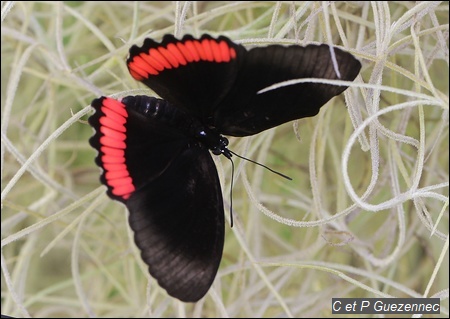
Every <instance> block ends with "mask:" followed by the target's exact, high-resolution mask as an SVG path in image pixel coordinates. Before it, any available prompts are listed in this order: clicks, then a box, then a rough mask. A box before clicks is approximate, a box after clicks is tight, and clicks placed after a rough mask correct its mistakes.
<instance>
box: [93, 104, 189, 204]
mask: <svg viewBox="0 0 450 319" xmlns="http://www.w3.org/2000/svg"><path fill="white" fill-rule="evenodd" d="M143 100H144V101H148V102H149V103H150V102H151V104H152V105H153V104H155V105H156V104H157V103H162V102H164V101H162V100H159V99H156V98H151V97H144V96H143V97H126V98H124V99H123V100H122V101H117V100H114V99H111V98H106V97H101V98H99V99H96V100H94V101H93V102H92V104H91V105H92V107H93V108H94V109H95V110H96V112H95V113H94V115H92V116H91V117H90V118H89V123H90V124H91V126H92V127H94V129H95V131H96V132H95V135H94V136H92V137H91V139H90V143H91V145H92V146H93V147H94V148H95V149H96V150H97V151H98V155H97V157H96V163H97V165H98V166H100V167H101V168H102V169H103V172H102V175H101V177H100V179H101V181H102V183H103V184H105V185H106V186H107V187H108V191H107V193H108V195H109V196H110V197H111V198H113V199H115V200H119V201H122V202H125V201H126V200H127V199H128V198H129V196H130V195H131V193H132V192H134V191H135V190H136V189H138V188H139V187H141V186H142V185H143V184H145V183H147V182H149V181H152V180H153V179H154V178H155V177H157V176H158V175H159V174H161V172H163V171H164V170H165V169H166V168H167V167H168V165H169V164H170V163H171V162H172V161H173V160H174V158H175V157H176V156H177V155H178V154H179V153H180V152H181V151H182V149H184V148H185V147H186V145H187V144H188V138H187V137H186V136H185V135H184V134H182V133H180V132H178V131H177V130H174V129H171V128H170V127H168V126H167V125H165V124H164V123H161V122H160V121H157V120H152V119H151V118H148V117H146V116H145V115H144V114H143V111H142V110H139V105H141V104H142V105H145V102H143ZM164 103H165V102H164Z"/></svg>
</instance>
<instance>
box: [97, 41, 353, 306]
mask: <svg viewBox="0 0 450 319" xmlns="http://www.w3.org/2000/svg"><path fill="white" fill-rule="evenodd" d="M332 50H333V51H334V54H335V57H336V62H337V66H338V68H339V73H340V77H339V76H338V75H337V74H336V70H335V66H333V63H332V55H331V52H330V47H329V46H328V45H325V44H321V45H308V46H299V45H290V46H281V45H269V46H265V47H256V48H252V49H250V50H247V49H246V48H245V47H244V46H242V45H240V44H236V43H234V42H233V41H231V40H230V39H228V38H227V37H224V36H219V37H212V36H210V35H208V34H205V35H202V36H201V37H200V38H195V37H193V36H191V35H185V36H184V37H183V38H181V39H177V38H175V37H174V36H172V35H166V36H164V37H163V39H162V41H160V42H156V41H154V40H152V39H146V40H145V41H144V43H143V45H142V46H136V45H134V46H132V47H131V49H130V52H129V57H128V59H127V66H128V70H129V72H130V74H131V76H132V77H133V78H134V79H136V80H138V81H141V82H142V83H144V84H145V85H147V86H148V87H149V88H151V89H152V90H153V91H154V92H156V93H157V94H158V95H159V97H161V99H160V98H157V97H151V96H143V95H137V96H127V97H124V98H122V99H119V100H115V99H112V98H109V97H100V98H98V99H95V100H94V101H93V102H92V103H91V105H92V107H93V108H94V109H95V113H94V114H93V115H92V116H91V117H90V118H89V123H90V125H91V126H92V127H93V128H94V130H95V134H94V135H93V136H92V137H91V138H90V144H91V145H92V146H93V147H94V148H95V149H96V150H97V151H98V155H97V157H96V163H97V165H98V166H100V167H101V168H102V174H101V177H100V180H101V182H102V183H103V184H104V185H106V187H107V194H108V195H109V197H110V198H112V199H114V200H117V201H120V202H122V203H123V204H125V205H126V207H127V209H128V211H129V224H130V227H131V228H132V230H133V231H134V240H135V243H136V245H137V247H138V248H139V249H140V251H141V257H142V260H143V261H144V262H145V263H146V264H147V265H148V268H149V272H150V274H151V275H152V276H153V277H154V278H155V279H156V280H157V281H158V283H159V285H160V286H161V287H162V288H164V289H165V290H166V291H167V293H168V294H169V295H171V296H173V297H175V298H178V299H179V300H181V301H184V302H196V301H198V300H199V299H201V298H202V297H203V296H204V295H205V294H206V293H207V292H208V290H209V288H210V287H211V285H212V283H213V281H214V278H215V276H216V273H217V270H218V268H219V264H220V261H221V258H222V251H223V245H224V231H225V222H224V208H223V199H222V191H221V187H220V181H219V177H218V174H217V170H216V167H215V164H214V162H213V159H212V156H211V153H212V154H214V155H224V156H226V157H228V158H231V156H232V154H231V152H230V150H229V149H228V140H227V138H226V137H225V136H224V135H229V136H238V137H239V136H249V135H253V134H257V133H259V132H261V131H264V130H267V129H270V128H272V127H275V126H278V125H280V124H283V123H285V122H289V121H292V120H296V119H300V118H304V117H310V116H314V115H316V114H317V113H318V112H319V109H320V107H321V106H323V105H324V104H325V103H326V102H327V101H329V100H330V99H331V98H332V97H334V96H336V95H339V94H340V93H342V92H343V91H345V90H346V89H347V86H338V85H331V84H323V83H322V84H321V83H312V82H309V83H298V84H295V85H290V86H284V87H281V88H278V89H275V90H271V91H266V92H264V93H259V91H260V90H262V89H264V88H266V87H268V86H271V85H273V84H276V83H279V82H282V81H286V80H292V79H301V78H319V79H331V80H334V79H340V80H345V81H353V80H354V79H355V78H356V76H357V75H358V73H359V71H360V69H361V63H360V62H359V61H358V60H357V59H356V58H355V57H354V56H353V55H351V54H350V53H348V52H345V51H342V50H341V49H338V48H332ZM210 152H211V153H210Z"/></svg>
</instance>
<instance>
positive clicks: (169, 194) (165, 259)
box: [127, 148, 224, 302]
mask: <svg viewBox="0 0 450 319" xmlns="http://www.w3.org/2000/svg"><path fill="white" fill-rule="evenodd" d="M156 151H157V150H156ZM127 207H128V209H129V211H130V216H129V222H130V226H131V228H132V229H133V231H134V238H135V242H136V245H137V246H138V247H139V248H140V250H141V256H142V259H143V260H144V261H145V263H146V264H147V265H148V266H149V271H150V274H151V275H152V276H153V277H155V278H156V279H157V280H158V283H159V284H160V285H161V287H163V288H165V289H166V290H167V292H168V293H169V294H170V295H172V296H173V297H176V298H178V299H180V300H182V301H186V302H193V301H197V300H199V299H200V298H201V297H203V296H204V295H205V294H206V292H207V291H208V289H209V287H210V286H211V284H212V282H213V281H214V277H215V275H216V273H217V269H218V267H219V263H220V259H221V258H222V250H223V242H224V211H223V203H222V192H221V189H220V184H219V179H218V176H217V172H216V168H215V165H214V162H213V160H212V158H211V155H210V154H209V151H208V150H206V149H201V148H188V149H185V150H184V151H183V152H182V154H180V155H179V156H178V157H177V159H176V160H175V161H173V163H172V164H171V165H170V167H169V168H168V169H167V170H166V171H165V172H164V173H163V174H161V175H160V176H159V177H158V178H156V179H155V180H154V181H152V182H151V183H148V184H147V185H146V186H145V187H143V188H141V189H140V190H138V191H136V192H135V193H133V194H132V195H131V197H130V199H129V200H128V202H127Z"/></svg>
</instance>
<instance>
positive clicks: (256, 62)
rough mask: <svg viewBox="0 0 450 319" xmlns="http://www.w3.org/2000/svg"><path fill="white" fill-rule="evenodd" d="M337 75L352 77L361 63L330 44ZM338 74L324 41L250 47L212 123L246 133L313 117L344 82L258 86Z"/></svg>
mask: <svg viewBox="0 0 450 319" xmlns="http://www.w3.org/2000/svg"><path fill="white" fill-rule="evenodd" d="M334 52H335V54H336V59H337V65H338V66H339V71H340V75H341V78H340V79H341V80H346V81H353V80H354V79H355V77H356V76H357V74H358V73H359V70H360V68H361V64H360V62H359V61H358V60H356V59H355V58H354V57H353V56H352V55H351V54H349V53H347V52H344V51H342V50H340V49H338V48H334ZM301 78H319V79H333V80H335V79H339V78H338V76H337V75H336V72H335V69H334V67H333V64H332V60H331V53H330V47H329V46H328V45H325V44H322V45H308V46H306V47H302V46H287V47H285V46H280V45H271V46H267V47H261V48H254V49H251V50H250V51H248V52H247V53H246V54H245V55H244V61H243V62H242V64H241V67H240V69H239V73H238V75H237V78H236V82H235V84H234V86H233V88H232V90H231V91H230V92H229V93H228V95H227V96H226V98H225V100H224V101H222V102H221V103H220V105H219V106H218V107H217V108H216V110H215V113H214V126H215V127H217V129H218V130H219V131H220V132H221V133H222V134H225V135H232V136H247V135H253V134H256V133H259V132H261V131H264V130H266V129H269V128H272V127H275V126H278V125H280V124H283V123H285V122H288V121H292V120H295V119H299V118H303V117H309V116H314V115H316V114H317V113H318V112H319V109H320V107H321V106H323V105H324V104H325V103H326V102H328V101H329V100H330V99H331V98H332V97H334V96H336V95H338V94H340V93H342V92H343V91H344V90H346V89H347V86H337V85H328V84H320V83H301V84H296V85H291V86H287V87H282V88H278V89H275V90H272V91H268V92H265V93H261V94H257V92H258V91H260V90H262V89H264V88H266V87H268V86H270V85H273V84H276V83H279V82H282V81H287V80H292V79H301Z"/></svg>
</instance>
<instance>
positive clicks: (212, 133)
mask: <svg viewBox="0 0 450 319" xmlns="http://www.w3.org/2000/svg"><path fill="white" fill-rule="evenodd" d="M122 103H124V104H126V105H127V107H129V108H130V109H132V110H134V111H136V112H137V113H139V114H141V115H143V116H145V117H147V118H152V119H154V120H156V121H158V122H159V123H164V124H165V125H168V126H169V127H171V128H173V129H176V130H178V131H180V133H182V134H183V135H185V136H189V137H191V138H193V140H194V141H195V142H196V143H195V145H198V146H201V147H206V148H208V149H209V150H210V151H211V152H212V153H213V154H214V155H220V154H223V155H224V156H226V157H227V158H230V157H231V153H230V151H229V150H228V148H227V146H228V139H227V138H226V137H224V136H222V135H220V134H219V133H218V132H217V131H216V130H214V129H212V128H209V127H207V126H205V125H204V124H202V122H201V121H200V120H198V119H197V118H195V117H194V116H192V115H191V114H189V113H187V112H185V111H184V110H183V109H182V108H180V107H177V106H174V105H173V104H171V103H169V102H167V101H165V100H162V99H158V98H155V97H149V96H145V95H136V96H127V97H125V98H123V99H122Z"/></svg>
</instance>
